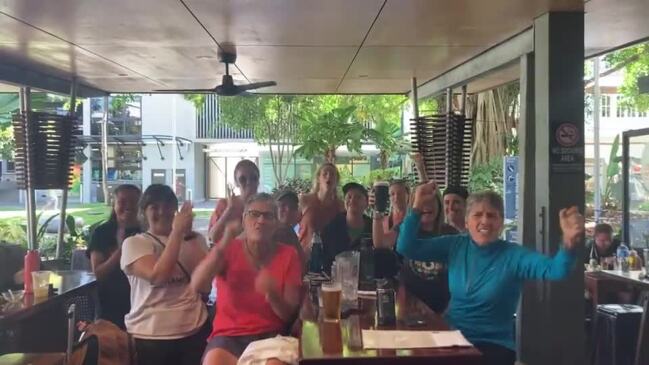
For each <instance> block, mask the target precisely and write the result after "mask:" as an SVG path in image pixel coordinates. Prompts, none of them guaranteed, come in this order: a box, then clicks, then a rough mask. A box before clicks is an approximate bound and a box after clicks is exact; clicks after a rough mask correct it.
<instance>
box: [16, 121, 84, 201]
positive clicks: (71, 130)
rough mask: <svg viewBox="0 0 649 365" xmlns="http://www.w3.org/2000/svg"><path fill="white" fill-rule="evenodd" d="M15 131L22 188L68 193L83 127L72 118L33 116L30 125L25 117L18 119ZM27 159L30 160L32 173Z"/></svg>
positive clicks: (17, 165)
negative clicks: (57, 190) (59, 190)
mask: <svg viewBox="0 0 649 365" xmlns="http://www.w3.org/2000/svg"><path fill="white" fill-rule="evenodd" d="M13 129H14V138H15V141H16V158H15V161H16V182H17V184H18V188H19V189H27V188H32V189H67V188H68V187H69V185H70V179H71V176H72V174H71V173H72V165H73V162H74V156H75V154H76V153H77V152H78V150H79V148H80V147H79V146H80V144H79V143H78V140H77V136H79V135H80V134H81V130H80V128H79V123H78V122H77V121H76V120H75V119H73V118H70V117H68V116H62V115H56V114H49V113H41V112H31V114H30V118H29V125H27V122H26V118H25V116H24V115H22V114H17V115H15V116H14V118H13ZM27 132H29V144H28V143H27V138H26V137H27V136H26V134H27ZM27 156H29V157H30V158H29V163H30V165H31V166H29V167H30V168H29V169H28V168H27V160H28V159H27ZM28 171H29V172H30V173H28Z"/></svg>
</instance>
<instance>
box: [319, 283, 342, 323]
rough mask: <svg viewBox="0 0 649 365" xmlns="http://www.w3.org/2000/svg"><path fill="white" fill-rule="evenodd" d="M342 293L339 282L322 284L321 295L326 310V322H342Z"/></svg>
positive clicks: (323, 307)
mask: <svg viewBox="0 0 649 365" xmlns="http://www.w3.org/2000/svg"><path fill="white" fill-rule="evenodd" d="M342 291H343V290H342V286H341V285H340V283H339V282H327V283H322V287H321V289H320V295H322V309H323V310H324V319H325V321H327V320H329V321H338V320H340V310H341V305H342Z"/></svg>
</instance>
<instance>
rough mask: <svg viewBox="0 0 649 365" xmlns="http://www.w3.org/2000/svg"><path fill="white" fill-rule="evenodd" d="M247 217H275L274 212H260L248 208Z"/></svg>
mask: <svg viewBox="0 0 649 365" xmlns="http://www.w3.org/2000/svg"><path fill="white" fill-rule="evenodd" d="M246 214H247V215H248V217H250V218H252V219H259V218H260V217H264V219H266V220H273V219H275V213H274V212H262V211H259V210H249V211H248V212H247V213H246Z"/></svg>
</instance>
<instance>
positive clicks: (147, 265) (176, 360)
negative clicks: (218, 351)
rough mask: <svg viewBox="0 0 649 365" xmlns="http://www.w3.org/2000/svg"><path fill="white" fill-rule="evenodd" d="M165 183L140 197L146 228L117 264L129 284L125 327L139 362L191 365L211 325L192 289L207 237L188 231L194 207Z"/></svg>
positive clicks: (130, 241)
mask: <svg viewBox="0 0 649 365" xmlns="http://www.w3.org/2000/svg"><path fill="white" fill-rule="evenodd" d="M177 210H178V199H177V198H176V194H174V192H173V190H171V188H170V187H168V186H166V185H161V184H152V185H149V187H148V188H147V189H146V190H145V191H144V194H142V198H141V199H140V215H141V216H144V217H145V219H146V232H145V233H142V234H138V235H135V236H131V237H129V238H127V239H126V240H125V241H124V244H123V245H122V257H121V260H120V266H121V267H122V270H123V271H124V273H125V274H126V277H128V280H129V282H130V284H131V311H130V312H129V313H128V314H127V315H126V318H125V322H126V330H127V332H128V333H129V334H131V335H132V336H133V337H134V338H135V350H136V352H137V362H138V364H139V365H165V364H169V365H195V364H198V363H199V362H200V360H201V354H202V352H203V349H204V348H205V339H206V338H207V335H208V334H209V330H210V324H209V321H208V320H207V309H206V308H205V304H204V303H203V301H202V300H201V297H200V296H199V294H198V293H197V291H200V292H201V293H207V292H209V283H207V285H205V286H204V287H201V288H199V289H200V290H192V287H190V280H191V275H192V272H193V271H194V269H195V268H196V267H197V266H198V264H199V262H201V260H202V259H203V258H204V257H205V255H206V252H207V244H206V242H205V238H204V237H203V236H202V235H200V234H198V233H196V232H193V231H192V222H193V215H192V206H191V203H190V202H185V203H184V204H183V205H182V208H181V209H180V211H178V212H177Z"/></svg>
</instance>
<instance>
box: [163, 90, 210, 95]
mask: <svg viewBox="0 0 649 365" xmlns="http://www.w3.org/2000/svg"><path fill="white" fill-rule="evenodd" d="M153 92H154V93H159V94H213V93H214V92H215V90H214V89H166V90H153Z"/></svg>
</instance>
